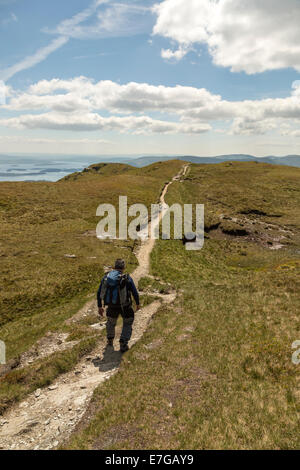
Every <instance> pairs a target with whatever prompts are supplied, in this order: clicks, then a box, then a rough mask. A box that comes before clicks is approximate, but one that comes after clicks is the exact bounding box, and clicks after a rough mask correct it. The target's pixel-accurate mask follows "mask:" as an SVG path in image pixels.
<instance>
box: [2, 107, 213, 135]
mask: <svg viewBox="0 0 300 470" xmlns="http://www.w3.org/2000/svg"><path fill="white" fill-rule="evenodd" d="M0 125H3V126H7V127H13V128H16V129H52V130H67V131H97V130H102V131H119V132H122V133H125V132H126V133H128V132H132V133H134V134H151V133H159V134H175V133H186V134H194V133H198V134H201V133H203V132H207V131H209V130H210V129H211V126H210V125H209V124H203V123H198V124H196V123H192V124H188V123H178V122H169V121H160V120H157V119H152V118H151V117H149V116H128V117H119V116H111V117H103V116H100V115H99V114H96V113H86V114H76V113H73V114H68V115H66V114H60V113H55V112H50V113H44V114H39V115H36V114H24V115H22V116H18V117H15V118H9V119H1V120H0Z"/></svg>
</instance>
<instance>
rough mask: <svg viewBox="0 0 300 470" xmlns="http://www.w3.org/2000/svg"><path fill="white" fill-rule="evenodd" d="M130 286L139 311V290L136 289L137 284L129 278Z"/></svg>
mask: <svg viewBox="0 0 300 470" xmlns="http://www.w3.org/2000/svg"><path fill="white" fill-rule="evenodd" d="M129 285H130V290H131V292H132V295H133V298H134V300H135V303H136V306H137V308H138V309H139V308H140V296H139V293H138V291H137V288H136V287H135V284H134V282H133V279H132V277H129Z"/></svg>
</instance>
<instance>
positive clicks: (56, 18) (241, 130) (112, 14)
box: [0, 0, 300, 155]
mask: <svg viewBox="0 0 300 470" xmlns="http://www.w3.org/2000/svg"><path fill="white" fill-rule="evenodd" d="M299 21H300V2H299V0H287V1H286V2H284V5H283V4H282V2H280V1H279V0H272V1H270V0H265V1H264V2H263V5H262V2H258V1H257V0H252V2H246V1H244V0H219V1H218V0H217V1H214V0H189V2H186V1H184V0H162V1H160V2H159V1H152V0H149V1H147V0H144V1H142V0H140V1H139V0H136V1H133V0H131V1H125V0H119V1H114V0H94V1H93V0H90V1H87V0H86V1H83V0H72V2H69V1H68V2H67V1H63V2H62V1H60V2H59V1H57V0H52V2H41V1H40V0H0V43H1V56H0V80H2V84H1V86H0V99H1V88H2V96H3V95H5V102H4V100H3V99H2V105H1V106H0V153H14V152H18V153H19V152H28V153H54V154H55V153H57V152H58V151H59V153H61V152H62V149H63V152H65V153H67V154H72V153H76V154H78V153H82V154H91V155H93V154H95V155H96V154H98V155H100V154H121V153H124V154H143V153H145V154H146V153H148V154H149V153H163V154H172V153H175V154H195V155H216V154H224V153H252V154H255V155H268V154H276V155H285V154H291V153H300V131H299V119H300V82H298V80H300V76H299V75H300V73H299V72H300V59H299V57H300V46H299V44H300V41H299V39H300V33H299V27H298V25H299ZM287 51H288V52H287ZM79 77H81V79H80V78H79ZM54 80H55V82H54ZM0 104H1V103H0Z"/></svg>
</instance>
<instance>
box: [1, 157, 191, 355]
mask: <svg viewBox="0 0 300 470" xmlns="http://www.w3.org/2000/svg"><path fill="white" fill-rule="evenodd" d="M181 166H182V162H177V161H173V162H171V163H169V162H168V163H167V164H166V163H161V164H154V165H151V166H150V167H147V168H144V169H135V168H133V167H130V166H128V165H112V164H109V165H93V166H92V167H90V168H89V169H87V171H85V172H83V173H80V174H75V175H70V176H69V177H67V178H64V179H63V180H61V181H59V182H57V183H44V182H37V183H31V182H20V183H10V182H2V183H0V257H1V264H0V276H1V281H2V289H1V292H0V339H1V340H3V341H5V342H6V345H7V357H8V359H12V358H14V357H16V356H17V355H18V354H20V353H22V352H24V351H25V350H27V349H28V348H29V347H30V346H32V345H33V344H34V343H35V342H36V340H37V339H38V338H40V337H41V336H43V335H44V334H45V332H46V331H48V330H57V329H58V328H61V326H62V324H63V322H64V320H65V319H67V318H68V317H70V316H72V315H73V314H74V313H75V311H76V309H77V310H78V309H79V308H80V307H81V306H82V305H83V303H84V302H85V300H86V298H87V297H86V296H87V295H88V294H91V293H94V294H95V291H96V289H97V287H98V283H99V280H100V278H101V277H102V275H103V272H104V271H103V267H104V266H109V265H111V264H112V263H113V261H114V259H115V258H117V257H122V258H124V259H125V260H126V262H127V269H128V271H129V272H130V271H132V270H133V269H134V267H135V266H136V258H135V256H134V254H133V252H132V250H133V247H134V245H135V243H134V242H133V241H131V240H129V241H120V242H118V241H115V242H109V241H100V240H98V239H97V238H96V236H95V233H94V232H95V230H96V225H97V223H98V222H99V219H98V218H97V217H96V215H95V214H96V209H97V207H98V205H99V204H101V203H104V202H105V203H112V204H116V205H117V204H118V198H119V195H127V196H128V203H129V204H132V203H137V202H141V203H144V204H146V205H147V206H148V207H149V206H150V204H151V203H155V202H157V200H158V197H159V193H160V191H161V189H162V187H163V185H164V182H165V181H166V180H168V179H170V178H171V177H172V176H174V174H176V173H177V172H178V171H179V169H180V168H181ZM98 167H99V168H98ZM95 168H98V170H96V169H95ZM66 254H71V255H75V256H76V258H67V257H65V255H66Z"/></svg>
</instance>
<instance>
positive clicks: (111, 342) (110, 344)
mask: <svg viewBox="0 0 300 470" xmlns="http://www.w3.org/2000/svg"><path fill="white" fill-rule="evenodd" d="M113 345H114V340H113V339H111V338H110V339H108V340H107V346H113Z"/></svg>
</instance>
